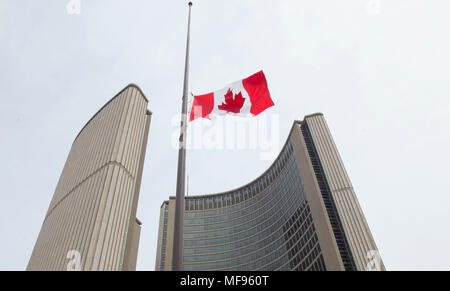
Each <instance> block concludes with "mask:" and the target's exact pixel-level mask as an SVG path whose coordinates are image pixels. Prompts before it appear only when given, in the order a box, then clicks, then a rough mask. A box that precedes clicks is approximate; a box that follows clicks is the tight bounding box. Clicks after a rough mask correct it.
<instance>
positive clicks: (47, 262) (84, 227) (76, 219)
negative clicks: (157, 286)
mask: <svg viewBox="0 0 450 291" xmlns="http://www.w3.org/2000/svg"><path fill="white" fill-rule="evenodd" d="M147 104H148V100H147V98H146V97H145V96H144V94H143V93H142V91H141V90H140V89H139V88H138V87H137V86H136V85H133V84H130V85H128V86H127V87H126V88H124V89H123V90H122V91H120V92H119V93H118V94H117V95H116V96H114V97H113V98H112V99H111V100H110V101H109V102H108V103H106V104H105V105H104V106H103V107H102V108H101V109H100V110H99V111H98V112H97V113H96V114H95V115H94V116H93V117H92V118H91V119H90V120H89V121H88V123H87V124H86V125H85V126H84V127H83V129H82V130H81V131H80V133H79V134H78V136H77V137H76V138H75V141H74V142H73V145H72V148H71V150H70V153H69V156H68V158H67V161H66V164H65V166H64V169H63V171H62V174H61V177H60V178H59V182H58V185H57V187H56V190H55V193H54V195H53V199H52V200H51V202H50V206H49V208H48V211H47V214H46V215H45V218H44V222H43V224H42V228H41V231H40V233H39V237H38V239H37V241H36V245H35V247H34V249H33V253H32V255H31V258H30V261H29V263H28V267H27V270H134V269H135V268H136V259H137V251H138V244H139V236H140V227H141V226H140V224H141V223H140V222H139V220H138V219H137V218H136V209H137V203H138V197H139V189H140V183H141V177H142V170H143V165H144V158H145V150H146V145H147V136H148V130H149V126H150V118H151V113H150V111H148V110H147Z"/></svg>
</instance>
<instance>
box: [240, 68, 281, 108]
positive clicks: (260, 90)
mask: <svg viewBox="0 0 450 291" xmlns="http://www.w3.org/2000/svg"><path fill="white" fill-rule="evenodd" d="M242 84H243V85H244V88H245V91H247V93H248V95H249V97H250V103H251V104H252V106H251V108H250V113H251V114H253V115H258V114H260V113H261V112H263V111H264V110H266V109H267V108H269V107H271V106H273V105H274V103H273V101H272V98H270V93H269V89H268V87H267V81H266V77H265V76H264V73H263V71H259V72H258V73H256V74H253V75H251V76H250V77H248V78H245V79H243V80H242Z"/></svg>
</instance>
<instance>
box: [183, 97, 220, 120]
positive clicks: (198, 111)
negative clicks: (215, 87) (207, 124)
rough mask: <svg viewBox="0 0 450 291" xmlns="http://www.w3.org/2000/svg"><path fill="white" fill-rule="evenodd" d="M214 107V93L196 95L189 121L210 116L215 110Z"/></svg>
mask: <svg viewBox="0 0 450 291" xmlns="http://www.w3.org/2000/svg"><path fill="white" fill-rule="evenodd" d="M213 109H214V93H208V94H204V95H198V96H194V102H193V103H192V109H191V116H190V118H189V121H192V120H194V119H197V118H200V117H204V118H209V114H210V113H211V112H212V111H213Z"/></svg>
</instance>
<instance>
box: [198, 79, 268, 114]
mask: <svg viewBox="0 0 450 291" xmlns="http://www.w3.org/2000/svg"><path fill="white" fill-rule="evenodd" d="M273 105H274V103H273V101H272V99H271V98H270V93H269V89H268V87H267V81H266V77H265V76H264V73H263V71H259V72H258V73H256V74H253V75H251V76H250V77H248V78H245V79H242V80H239V81H237V82H234V83H231V84H230V85H228V86H226V87H225V88H223V89H221V90H218V91H215V92H212V93H208V94H203V95H197V96H194V102H193V103H192V109H191V115H190V118H189V121H193V120H194V119H197V118H200V117H203V118H208V119H209V115H210V114H218V115H223V114H227V113H232V114H234V115H242V116H245V115H248V113H251V114H252V115H253V116H256V115H258V114H260V113H261V112H263V111H264V110H266V109H267V108H269V107H271V106H273Z"/></svg>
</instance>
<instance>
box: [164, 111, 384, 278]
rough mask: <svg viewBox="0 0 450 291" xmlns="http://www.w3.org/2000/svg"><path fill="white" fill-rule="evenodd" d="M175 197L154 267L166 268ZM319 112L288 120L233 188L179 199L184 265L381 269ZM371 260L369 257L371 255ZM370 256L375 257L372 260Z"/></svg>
mask: <svg viewBox="0 0 450 291" xmlns="http://www.w3.org/2000/svg"><path fill="white" fill-rule="evenodd" d="M174 211H175V198H174V197H170V199H169V200H168V201H165V202H164V203H163V204H162V206H161V215H160V224H159V235H158V247H157V256H156V266H155V269H156V270H171V269H172V266H171V263H172V258H171V254H172V241H173V227H174ZM374 253H377V248H376V245H375V242H374V240H373V238H372V235H371V233H370V230H369V228H368V225H367V222H366V220H365V218H364V216H363V214H362V211H361V208H360V206H359V204H358V201H357V199H356V196H355V193H354V191H353V188H352V186H351V184H350V181H349V179H348V177H347V175H346V172H345V169H344V167H343V165H342V161H341V159H340V157H339V154H338V152H337V149H336V147H335V145H334V142H333V140H332V137H331V134H330V132H329V130H328V127H327V125H326V123H325V120H324V118H323V115H322V114H314V115H310V116H306V117H305V119H304V120H303V121H296V122H294V124H293V126H292V129H291V132H290V134H289V137H288V139H287V141H286V143H285V145H284V147H283V149H282V151H281V153H280V154H279V156H278V157H277V159H276V160H275V161H274V163H273V164H272V165H271V166H270V168H269V169H267V170H266V171H265V172H264V173H263V174H262V175H261V176H260V177H259V178H257V179H256V180H254V181H253V182H251V183H249V184H247V185H245V186H243V187H240V188H238V189H235V190H232V191H229V192H225V193H220V194H214V195H201V196H189V197H186V201H185V217H184V270H186V271H192V270H204V271H205V270H233V271H234V270H244V271H249V270H284V271H286V270H316V271H319V270H366V269H367V268H368V266H373V265H375V266H376V267H377V269H380V270H383V269H384V266H383V263H382V261H381V259H380V258H379V256H378V257H377V258H372V257H368V254H374ZM371 260H372V261H371ZM373 260H376V261H373Z"/></svg>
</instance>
